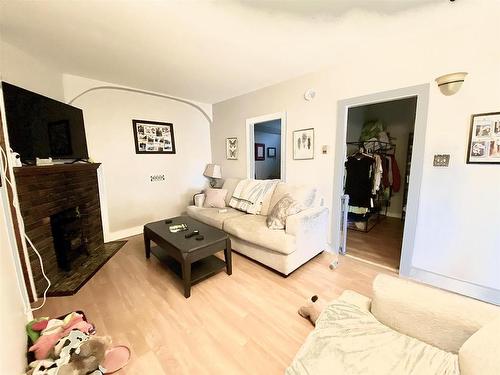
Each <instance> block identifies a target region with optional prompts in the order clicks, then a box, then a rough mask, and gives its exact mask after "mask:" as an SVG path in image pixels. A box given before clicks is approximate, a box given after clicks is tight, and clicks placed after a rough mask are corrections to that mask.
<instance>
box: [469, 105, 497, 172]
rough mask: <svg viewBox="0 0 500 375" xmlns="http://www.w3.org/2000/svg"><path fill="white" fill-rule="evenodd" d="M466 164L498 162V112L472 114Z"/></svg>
mask: <svg viewBox="0 0 500 375" xmlns="http://www.w3.org/2000/svg"><path fill="white" fill-rule="evenodd" d="M467 164H500V112H491V113H480V114H475V115H472V118H471V125H470V136H469V147H468V150H467Z"/></svg>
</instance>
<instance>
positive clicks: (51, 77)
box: [0, 42, 64, 100]
mask: <svg viewBox="0 0 500 375" xmlns="http://www.w3.org/2000/svg"><path fill="white" fill-rule="evenodd" d="M0 49H1V50H0V67H1V68H0V71H1V79H2V81H7V82H9V83H12V84H14V85H16V86H20V87H23V88H25V89H27V90H30V91H34V92H37V93H39V94H42V95H45V96H48V97H50V98H53V99H56V100H63V99H64V91H63V85H62V74H61V72H59V71H58V70H57V69H56V68H54V67H51V66H47V65H45V64H43V63H41V62H40V61H39V60H37V59H36V58H35V57H34V56H31V55H29V54H28V53H26V52H24V51H22V50H20V49H19V48H18V47H15V46H13V45H11V44H8V43H6V42H2V43H0Z"/></svg>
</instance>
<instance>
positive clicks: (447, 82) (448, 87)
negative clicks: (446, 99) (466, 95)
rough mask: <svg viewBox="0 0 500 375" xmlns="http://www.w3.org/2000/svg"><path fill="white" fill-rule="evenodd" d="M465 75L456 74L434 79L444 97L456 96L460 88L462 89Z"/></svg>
mask: <svg viewBox="0 0 500 375" xmlns="http://www.w3.org/2000/svg"><path fill="white" fill-rule="evenodd" d="M466 75H467V73H466V72H457V73H450V74H445V75H444V76H441V77H438V78H436V82H437V85H438V87H439V90H440V91H441V93H442V94H443V95H446V96H450V95H454V94H456V93H457V92H458V90H460V87H462V84H463V83H464V80H465V76H466Z"/></svg>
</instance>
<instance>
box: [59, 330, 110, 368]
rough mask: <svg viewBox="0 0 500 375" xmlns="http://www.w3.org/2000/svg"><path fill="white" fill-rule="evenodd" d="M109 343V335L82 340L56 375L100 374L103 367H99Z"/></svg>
mask: <svg viewBox="0 0 500 375" xmlns="http://www.w3.org/2000/svg"><path fill="white" fill-rule="evenodd" d="M110 345H111V338H110V337H109V336H104V337H99V336H92V337H90V338H89V339H88V340H87V341H84V342H83V343H82V344H81V345H80V347H79V349H78V350H76V351H75V352H74V353H72V354H70V360H69V362H68V363H67V364H65V365H63V366H61V368H60V369H59V372H58V373H57V375H85V374H95V375H101V374H103V373H104V372H105V369H104V368H103V367H101V365H102V364H103V363H104V358H105V356H106V351H107V350H108V348H109V346H110Z"/></svg>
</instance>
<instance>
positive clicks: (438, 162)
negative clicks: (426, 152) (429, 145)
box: [432, 154, 450, 167]
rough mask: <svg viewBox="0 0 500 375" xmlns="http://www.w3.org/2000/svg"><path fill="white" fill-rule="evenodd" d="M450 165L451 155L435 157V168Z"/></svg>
mask: <svg viewBox="0 0 500 375" xmlns="http://www.w3.org/2000/svg"><path fill="white" fill-rule="evenodd" d="M449 164H450V155H449V154H442V155H434V163H433V164H432V165H434V166H435V167H447V166H448V165H449Z"/></svg>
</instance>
